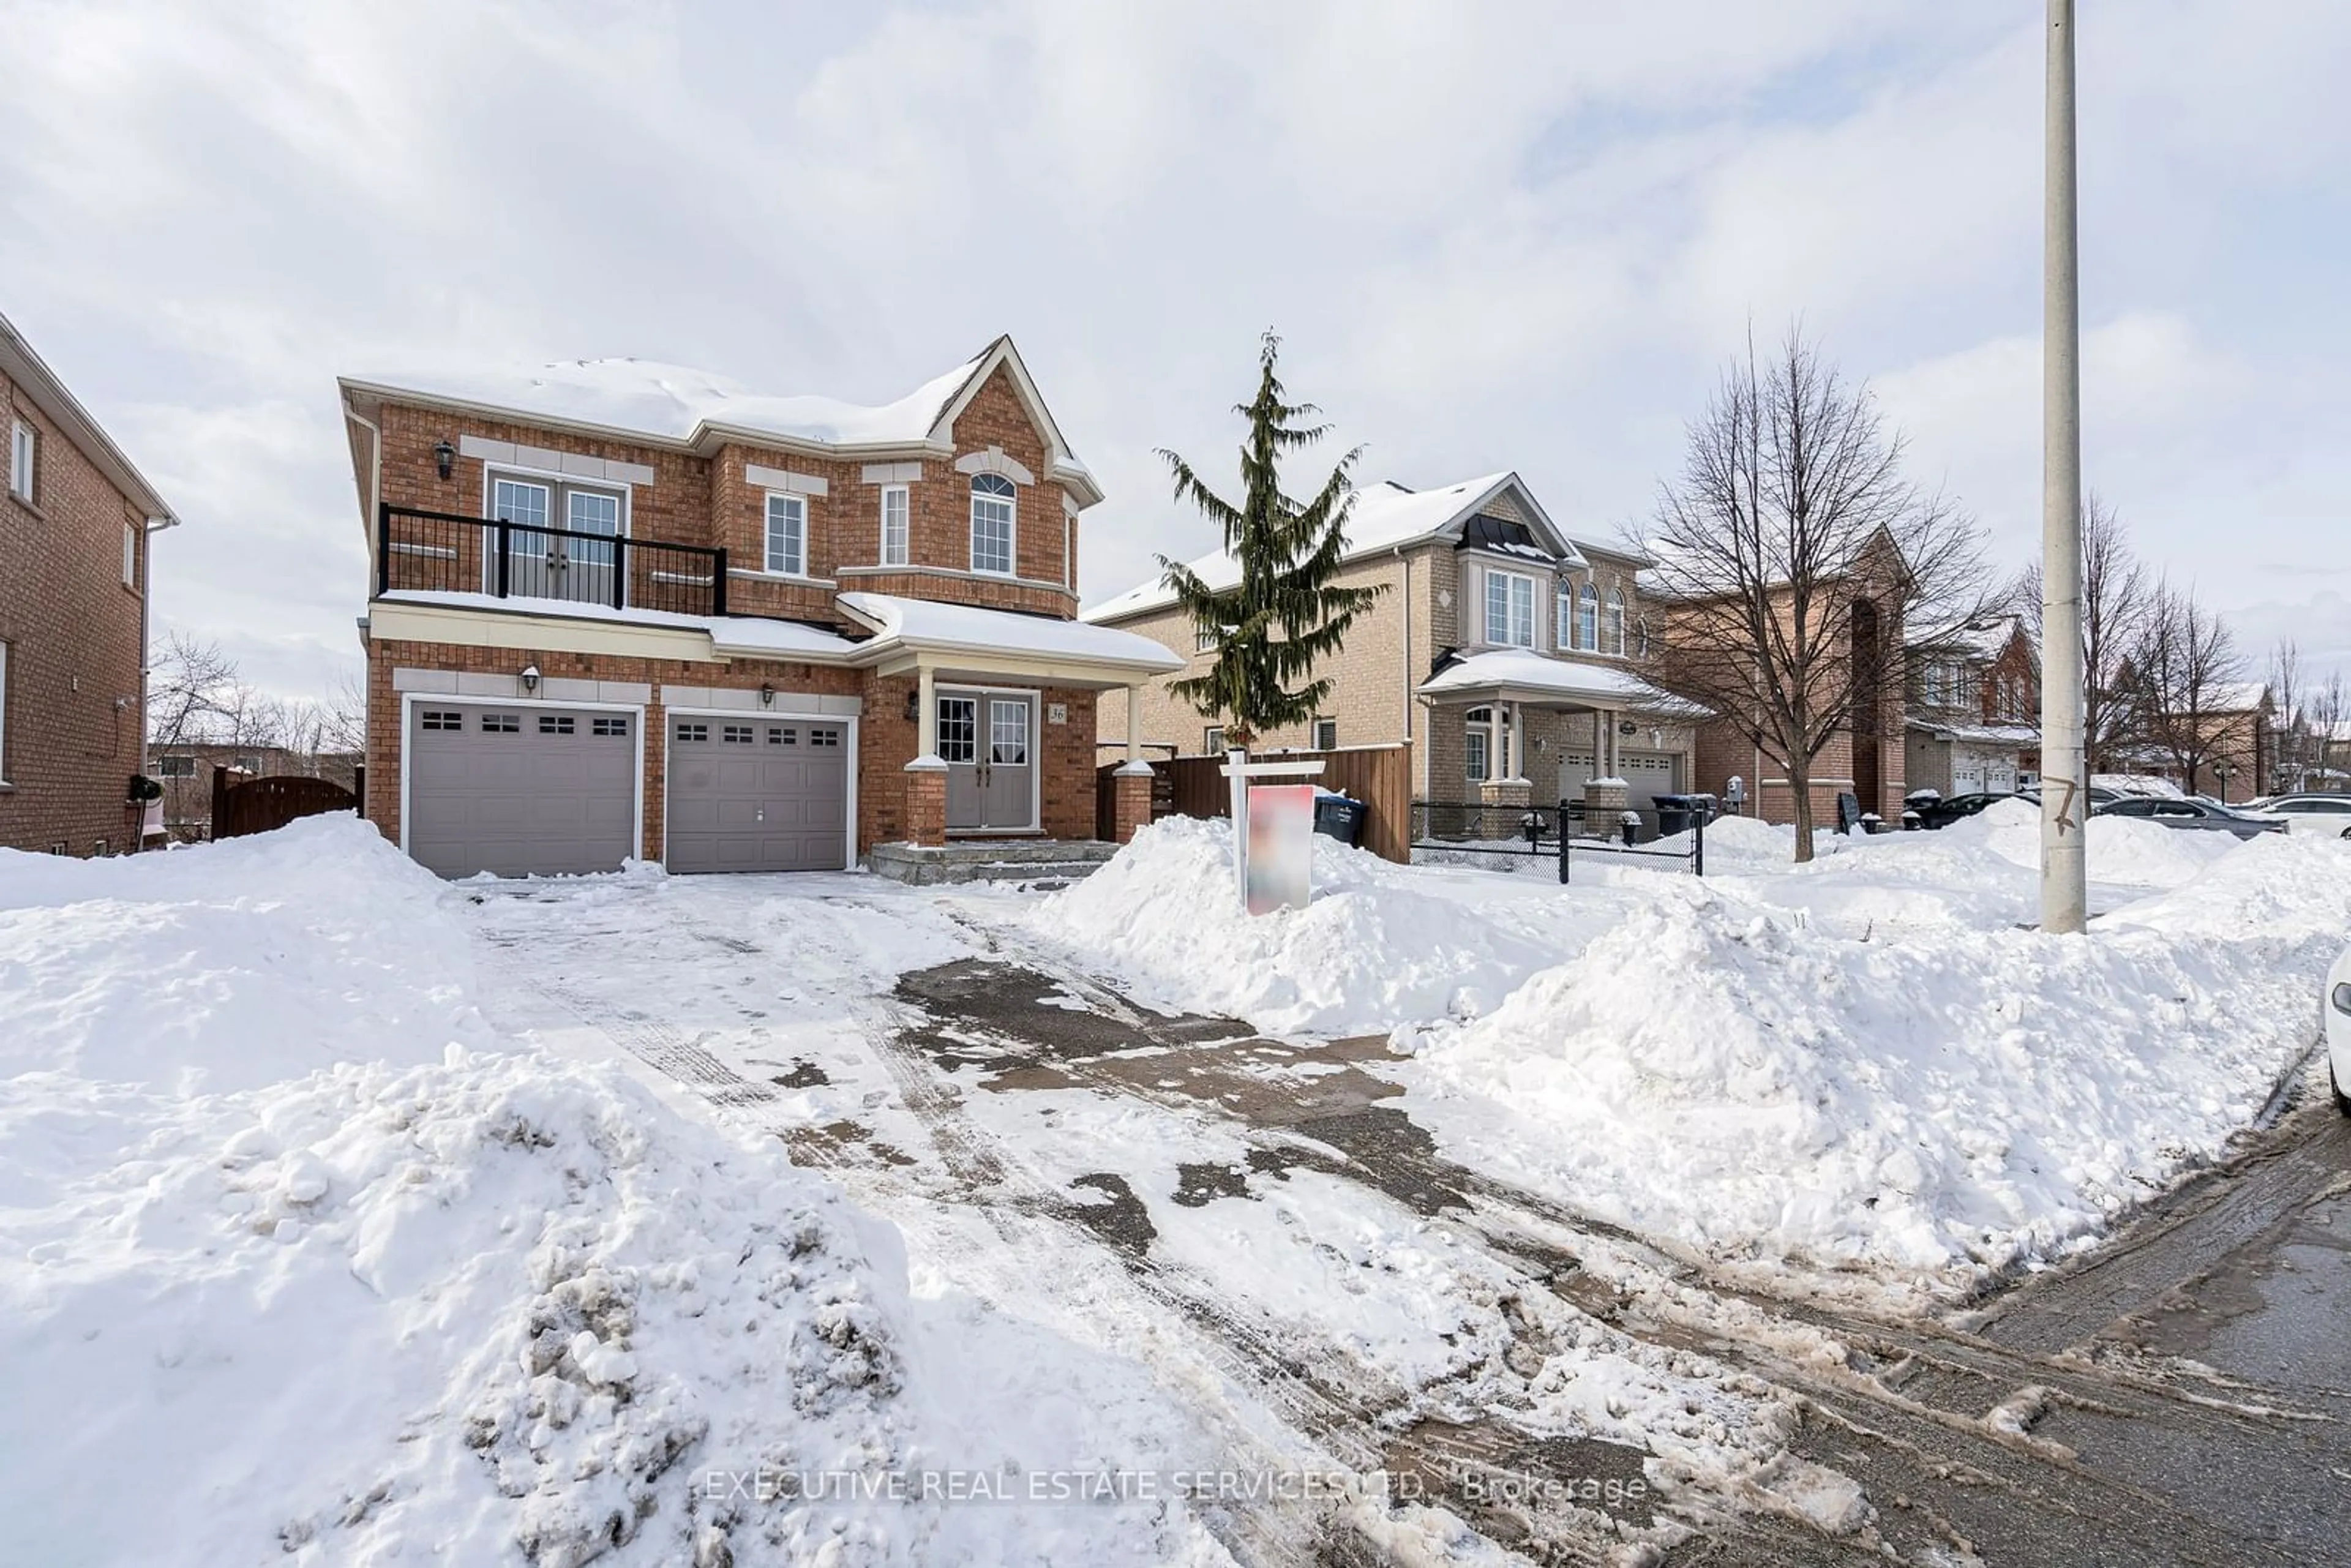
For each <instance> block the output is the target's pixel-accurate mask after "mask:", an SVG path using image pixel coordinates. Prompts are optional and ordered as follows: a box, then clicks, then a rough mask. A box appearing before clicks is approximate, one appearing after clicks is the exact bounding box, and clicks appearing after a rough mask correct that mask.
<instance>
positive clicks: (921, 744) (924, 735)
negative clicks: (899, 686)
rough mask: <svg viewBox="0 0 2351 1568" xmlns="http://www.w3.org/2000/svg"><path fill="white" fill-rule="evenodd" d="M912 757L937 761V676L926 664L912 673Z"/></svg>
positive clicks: (917, 667) (919, 666)
mask: <svg viewBox="0 0 2351 1568" xmlns="http://www.w3.org/2000/svg"><path fill="white" fill-rule="evenodd" d="M914 705H915V706H914V756H915V758H916V759H917V760H920V759H922V758H928V759H930V760H931V761H934V762H935V761H937V760H938V756H939V685H938V676H937V674H936V673H935V672H934V671H933V670H932V668H931V667H930V666H929V665H928V664H922V665H918V666H916V668H915V671H914Z"/></svg>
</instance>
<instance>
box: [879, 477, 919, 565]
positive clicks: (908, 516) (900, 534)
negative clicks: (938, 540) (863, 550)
mask: <svg viewBox="0 0 2351 1568" xmlns="http://www.w3.org/2000/svg"><path fill="white" fill-rule="evenodd" d="M893 502H895V503H896V504H897V509H898V517H897V523H898V528H897V538H896V539H895V540H894V541H893V539H892V538H891V537H890V521H891V519H890V508H891V504H892V503H893ZM880 559H881V561H882V564H883V566H904V565H906V564H908V563H909V562H910V561H911V560H912V559H914V491H913V489H912V488H910V487H909V486H904V485H884V486H882V554H881V558H880Z"/></svg>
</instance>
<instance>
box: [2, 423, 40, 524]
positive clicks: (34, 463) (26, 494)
mask: <svg viewBox="0 0 2351 1568" xmlns="http://www.w3.org/2000/svg"><path fill="white" fill-rule="evenodd" d="M40 463H41V433H40V432H39V431H37V430H35V429H34V428H33V426H32V423H31V422H30V421H29V420H22V419H19V420H16V421H14V422H12V423H10V425H9V427H8V493H9V494H10V495H12V496H14V497H16V499H18V500H20V501H22V502H24V503H25V505H26V506H28V507H29V506H32V505H34V504H35V502H34V500H33V482H34V478H35V475H36V471H37V469H38V468H39V467H40Z"/></svg>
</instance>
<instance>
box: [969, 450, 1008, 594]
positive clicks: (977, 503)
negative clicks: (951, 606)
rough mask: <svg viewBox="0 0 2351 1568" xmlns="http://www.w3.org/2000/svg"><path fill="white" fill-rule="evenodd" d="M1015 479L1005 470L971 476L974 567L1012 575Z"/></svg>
mask: <svg viewBox="0 0 2351 1568" xmlns="http://www.w3.org/2000/svg"><path fill="white" fill-rule="evenodd" d="M1014 496H1015V491H1014V489H1013V486H1012V481H1011V480H1009V479H1007V478H1006V477H1004V476H1002V475H1001V474H975V475H973V476H971V570H974V571H981V572H987V573H988V574H989V575H991V576H995V577H1010V576H1011V575H1012V538H1013V533H1012V530H1013V521H1014V511H1013V507H1014V504H1015V503H1014Z"/></svg>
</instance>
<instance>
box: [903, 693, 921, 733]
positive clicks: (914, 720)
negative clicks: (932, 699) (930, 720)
mask: <svg viewBox="0 0 2351 1568" xmlns="http://www.w3.org/2000/svg"><path fill="white" fill-rule="evenodd" d="M906 722H907V723H908V724H920V723H922V722H923V689H922V687H920V686H916V687H915V688H914V690H913V691H911V692H908V693H907V694H906Z"/></svg>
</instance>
